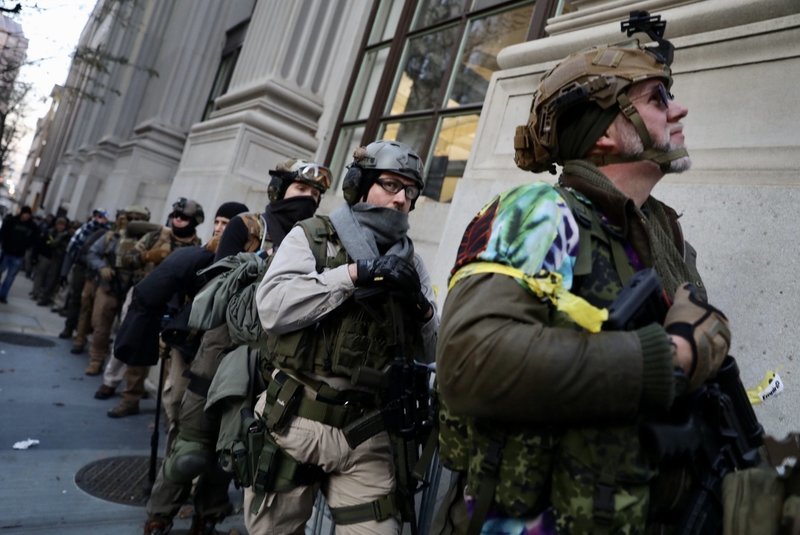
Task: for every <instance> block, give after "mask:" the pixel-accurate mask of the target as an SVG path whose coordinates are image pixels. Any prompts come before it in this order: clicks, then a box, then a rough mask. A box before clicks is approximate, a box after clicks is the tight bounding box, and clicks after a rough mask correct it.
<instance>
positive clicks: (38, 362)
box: [0, 273, 245, 535]
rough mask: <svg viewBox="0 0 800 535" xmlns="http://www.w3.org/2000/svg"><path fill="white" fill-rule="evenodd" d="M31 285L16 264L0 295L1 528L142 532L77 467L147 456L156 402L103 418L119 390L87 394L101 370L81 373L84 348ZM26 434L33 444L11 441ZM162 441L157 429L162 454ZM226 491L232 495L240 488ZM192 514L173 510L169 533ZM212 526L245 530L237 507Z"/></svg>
mask: <svg viewBox="0 0 800 535" xmlns="http://www.w3.org/2000/svg"><path fill="white" fill-rule="evenodd" d="M30 289H31V281H30V280H28V279H27V278H25V276H24V274H22V273H20V274H19V275H18V276H17V280H16V281H15V282H14V286H13V287H12V290H11V294H10V295H9V299H8V304H0V406H2V409H1V410H0V533H2V534H3V535H11V534H18V533H19V534H64V535H72V534H78V533H80V534H85V533H92V534H93V535H105V534H108V535H111V534H114V535H134V534H139V533H142V526H143V524H144V520H145V517H146V515H145V511H144V508H143V507H134V506H128V505H120V504H117V503H113V502H109V501H105V500H102V499H99V498H96V497H94V496H91V495H89V494H87V493H86V492H84V491H83V490H81V488H79V487H78V486H77V484H76V483H75V475H76V473H77V472H78V471H79V470H81V468H83V467H84V466H86V465H87V464H89V463H92V462H94V461H98V460H101V459H107V458H109V457H118V456H149V455H150V437H151V434H152V426H153V423H154V416H155V401H154V400H153V399H148V400H144V401H143V403H142V405H141V409H142V412H141V413H140V414H138V415H136V416H130V417H127V418H122V419H119V420H115V419H112V418H108V417H107V416H106V411H107V410H108V409H109V408H111V407H112V406H114V405H115V404H116V403H117V402H118V400H119V398H118V397H116V396H115V397H112V398H111V399H109V400H105V401H100V400H96V399H94V397H93V394H94V391H95V390H96V389H97V387H98V386H99V384H100V382H101V380H100V377H88V376H86V375H84V373H83V370H84V368H85V366H86V364H87V360H88V357H87V355H86V354H85V353H84V354H82V355H72V354H70V352H69V349H70V346H71V344H70V341H69V340H61V339H59V338H58V333H59V332H61V330H62V329H63V326H64V319H63V318H62V317H61V316H59V315H58V314H55V313H53V312H51V310H50V307H39V306H37V305H36V304H35V303H34V302H33V301H32V300H31V299H30V298H28V292H29V291H30ZM22 335H26V336H22ZM32 343H35V344H36V345H35V346H34V345H32ZM23 344H24V345H23ZM47 346H49V347H47ZM161 421H162V422H163V418H162V419H161ZM28 438H31V439H36V440H39V444H38V445H36V446H32V447H31V448H29V449H26V450H14V449H12V445H13V444H14V443H16V442H19V441H23V440H26V439H28ZM164 441H165V437H164V433H163V432H162V433H161V436H160V441H159V445H160V450H161V451H160V454H161V455H163V445H164ZM231 492H232V498H233V499H234V500H236V501H235V503H239V501H240V500H241V496H240V494H239V493H238V492H237V491H235V490H233V489H232V491H231ZM189 523H190V521H189V519H177V520H176V522H175V527H174V528H173V533H180V532H181V531H182V530H185V529H186V528H188V526H189ZM231 530H237V531H231ZM218 531H219V532H220V533H229V532H232V533H236V532H238V533H245V530H244V526H243V521H242V515H241V511H240V509H239V511H238V512H237V514H235V515H234V516H232V517H230V518H229V519H228V520H227V521H226V522H225V523H224V524H222V525H220V526H219V527H218Z"/></svg>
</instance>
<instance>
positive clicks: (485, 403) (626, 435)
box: [436, 162, 702, 533]
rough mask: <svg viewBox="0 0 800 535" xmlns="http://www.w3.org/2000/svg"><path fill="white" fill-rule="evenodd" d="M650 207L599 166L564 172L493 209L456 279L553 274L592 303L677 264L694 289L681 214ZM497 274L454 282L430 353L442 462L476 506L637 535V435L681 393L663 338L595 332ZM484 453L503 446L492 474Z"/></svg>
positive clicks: (642, 483)
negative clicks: (465, 272) (643, 274)
mask: <svg viewBox="0 0 800 535" xmlns="http://www.w3.org/2000/svg"><path fill="white" fill-rule="evenodd" d="M581 163H583V162H581ZM646 206H647V207H648V210H652V211H651V212H648V213H647V214H644V213H642V212H641V211H639V210H638V209H637V208H636V207H635V206H633V205H632V202H631V201H630V199H627V198H625V197H624V196H623V195H622V194H621V193H619V192H618V191H616V189H615V188H613V186H612V185H611V183H610V181H608V179H607V178H605V177H604V176H602V174H601V173H600V171H599V170H598V169H597V168H596V167H594V166H593V165H591V164H585V165H577V166H575V165H573V166H569V167H567V168H566V169H565V175H564V176H563V177H562V178H561V180H560V186H559V187H558V188H554V187H552V186H550V185H547V184H544V183H538V184H530V185H525V186H520V187H518V188H515V189H513V190H510V191H508V192H506V193H504V194H502V195H500V196H498V197H496V198H495V199H493V200H492V201H491V202H490V203H488V204H487V205H486V207H484V209H482V210H481V212H479V213H478V215H477V216H476V217H475V218H474V219H473V221H472V222H471V223H470V225H469V226H468V227H467V230H466V232H465V234H464V238H463V240H462V243H461V246H460V248H459V252H458V258H457V261H456V266H455V267H454V269H453V273H454V274H457V273H458V271H459V270H460V269H462V268H464V267H465V266H469V265H471V264H475V263H482V264H485V265H500V266H502V267H510V268H513V269H515V270H518V271H519V272H520V273H521V274H524V275H525V276H529V277H533V276H535V275H537V274H538V273H539V272H540V270H542V269H544V270H546V271H547V272H549V273H557V274H558V275H559V277H561V278H562V280H563V284H564V287H565V288H566V289H569V290H570V291H571V292H572V293H573V294H575V295H577V296H579V297H582V298H584V299H585V300H586V301H588V302H589V303H590V304H592V305H594V306H596V307H605V306H607V305H609V304H610V303H611V302H612V301H613V299H614V298H615V296H616V295H617V293H619V291H620V290H621V288H622V286H623V284H624V283H625V282H626V281H627V280H628V279H629V278H630V277H631V276H632V275H633V273H634V272H636V271H638V270H640V269H643V268H645V267H653V266H654V265H656V264H658V262H660V261H661V260H660V259H661V258H663V257H669V258H672V259H674V258H679V259H681V261H680V262H676V263H679V264H680V266H673V265H670V266H662V265H656V267H657V268H659V272H660V270H662V269H663V270H665V271H669V270H674V271H677V272H678V273H679V275H675V276H674V277H672V278H680V277H690V278H687V280H692V281H693V282H700V278H699V275H698V274H697V270H696V267H695V258H694V251H693V249H691V247H690V246H688V244H685V243H684V242H683V236H682V234H681V233H680V227H679V225H678V223H677V217H676V215H675V212H674V211H673V210H671V209H670V208H669V207H666V206H665V205H663V204H661V203H659V202H658V201H656V200H655V199H652V198H651V199H650V200H649V201H648V203H646ZM648 227H657V229H656V231H654V230H653V228H648ZM654 235H655V236H659V237H662V236H666V237H667V239H665V240H664V239H661V238H659V243H657V244H656V243H655V241H656V240H653V239H652V236H654ZM662 248H672V250H671V251H670V252H669V254H668V255H667V254H666V253H664V252H663V251H662V250H661V249H662ZM503 273H504V272H503V271H502V270H494V271H492V269H489V270H488V271H484V272H477V273H475V274H472V275H470V276H466V277H462V278H460V279H458V281H457V282H456V283H455V284H454V285H453V286H452V288H451V289H450V292H449V294H448V297H447V301H446V303H445V307H444V310H443V314H442V325H441V329H440V333H439V343H438V347H437V356H436V358H437V381H438V384H439V390H440V393H441V403H442V408H441V413H440V449H441V457H442V460H443V462H444V464H445V465H447V466H448V467H450V468H452V469H455V470H457V471H460V472H462V473H465V474H466V476H467V477H466V481H467V487H466V489H465V490H464V494H465V495H466V499H467V501H470V500H472V501H473V503H477V502H478V501H479V500H480V499H481V498H479V497H481V496H483V498H482V499H486V496H488V497H489V498H488V499H490V500H491V499H492V496H493V503H494V505H493V508H494V510H500V511H502V512H503V514H501V515H500V516H501V517H503V516H504V515H505V516H506V517H508V518H506V521H511V520H509V519H512V520H513V519H523V520H524V519H527V520H529V521H530V520H532V519H534V518H536V517H537V516H539V515H541V514H543V513H544V514H547V515H551V517H552V519H553V521H554V522H555V526H556V528H557V530H558V531H559V532H562V531H563V532H565V533H566V532H572V533H592V532H596V531H597V530H598V529H600V525H601V524H602V525H603V527H608V528H610V530H611V532H616V531H615V530H623V531H624V532H625V533H629V532H630V533H638V532H643V531H644V527H645V524H646V521H647V516H648V508H649V507H650V505H651V502H650V500H651V496H650V486H651V483H652V482H653V480H654V479H655V478H656V477H657V476H658V471H657V467H656V466H654V465H653V464H652V463H651V462H650V460H649V459H647V458H646V456H645V452H644V451H643V448H642V446H641V444H640V443H639V437H638V432H637V430H638V424H639V422H641V421H642V419H646V418H648V416H651V415H654V414H657V413H659V412H663V411H665V410H666V409H668V408H669V407H670V406H671V404H672V401H673V399H674V395H675V389H674V384H673V381H674V379H673V375H672V351H671V347H670V343H669V338H668V336H667V334H666V332H665V331H664V329H663V327H662V326H661V325H659V324H650V325H647V326H645V327H643V328H640V329H638V330H635V331H630V332H598V333H595V334H590V333H588V332H586V331H585V330H584V329H582V328H580V327H579V326H578V325H576V323H575V322H574V321H572V320H571V318H570V317H568V316H567V315H565V314H564V313H563V312H561V311H558V310H556V309H555V308H554V306H553V305H552V304H551V303H550V302H548V301H547V300H546V299H544V298H542V297H540V296H537V295H535V294H534V293H533V292H532V291H531V290H529V289H528V288H527V287H526V286H525V285H524V284H521V282H520V281H519V280H517V279H515V277H512V276H509V275H508V274H503ZM668 278H670V277H668ZM673 284H674V283H673ZM701 284H702V283H701ZM672 291H674V287H673V288H672ZM491 451H496V452H500V453H499V455H496V456H494V457H496V459H495V460H497V466H496V467H495V468H494V469H492V468H489V466H488V465H490V464H491V463H487V462H486V458H487V455H489V456H490V457H492V455H491V454H489V452H491ZM487 486H494V487H495V488H493V489H488V488H487ZM487 490H489V491H491V492H487ZM598 496H599V497H600V499H598V498H597V497H598ZM476 507H477V505H476Z"/></svg>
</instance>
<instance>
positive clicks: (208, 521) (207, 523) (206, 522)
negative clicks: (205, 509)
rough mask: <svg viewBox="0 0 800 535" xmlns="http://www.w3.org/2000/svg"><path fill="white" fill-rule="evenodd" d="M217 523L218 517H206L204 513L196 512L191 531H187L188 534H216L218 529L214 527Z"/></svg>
mask: <svg viewBox="0 0 800 535" xmlns="http://www.w3.org/2000/svg"><path fill="white" fill-rule="evenodd" d="M216 525H217V518H216V517H207V516H206V517H204V516H202V515H198V514H195V515H194V516H193V517H192V525H191V527H190V528H189V531H187V532H186V535H214V534H215V533H216V530H215V529H214V528H215V527H216Z"/></svg>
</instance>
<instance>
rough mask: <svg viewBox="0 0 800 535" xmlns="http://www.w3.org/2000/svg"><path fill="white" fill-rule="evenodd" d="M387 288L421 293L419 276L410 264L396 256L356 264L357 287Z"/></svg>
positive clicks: (409, 292) (371, 259)
mask: <svg viewBox="0 0 800 535" xmlns="http://www.w3.org/2000/svg"><path fill="white" fill-rule="evenodd" d="M368 285H372V286H385V287H386V288H387V289H392V290H399V291H401V292H406V293H408V294H412V295H416V294H417V293H419V291H420V283H419V275H417V270H416V269H414V266H413V265H411V264H410V263H409V262H406V261H405V260H403V259H402V258H400V257H399V256H396V255H386V256H379V257H377V258H370V259H368V260H359V261H357V262H356V286H368Z"/></svg>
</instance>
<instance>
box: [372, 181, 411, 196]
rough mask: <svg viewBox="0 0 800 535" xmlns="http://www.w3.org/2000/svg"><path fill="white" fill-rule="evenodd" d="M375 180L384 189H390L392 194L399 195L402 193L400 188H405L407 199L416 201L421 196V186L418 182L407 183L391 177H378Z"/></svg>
mask: <svg viewBox="0 0 800 535" xmlns="http://www.w3.org/2000/svg"><path fill="white" fill-rule="evenodd" d="M375 182H377V183H378V185H379V186H380V187H382V188H383V189H384V190H386V191H388V192H389V193H391V194H392V195H397V194H398V193H400V190H403V191H404V192H405V194H406V199H408V200H409V201H415V200H417V198H418V197H419V194H420V190H419V186H417V185H416V184H411V185H408V186H407V185H405V184H403V183H402V182H400V181H399V180H394V179H391V178H377V179H375Z"/></svg>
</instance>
